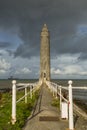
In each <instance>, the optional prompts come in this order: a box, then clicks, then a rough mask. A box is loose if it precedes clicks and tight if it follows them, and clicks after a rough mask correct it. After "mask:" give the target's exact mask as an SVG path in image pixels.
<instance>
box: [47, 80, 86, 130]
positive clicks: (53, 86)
mask: <svg viewBox="0 0 87 130" xmlns="http://www.w3.org/2000/svg"><path fill="white" fill-rule="evenodd" d="M46 84H47V86H48V88H49V89H50V90H51V92H53V96H54V95H55V94H56V97H57V95H59V96H60V111H61V104H62V99H63V100H64V101H65V102H66V103H68V110H69V130H74V123H73V106H74V107H75V106H76V105H75V104H74V105H73V94H72V89H83V90H87V87H72V81H71V80H70V81H68V84H69V86H68V87H63V86H60V85H58V84H56V83H53V82H49V81H46ZM62 89H65V90H68V96H69V97H68V99H66V98H65V97H63V95H62ZM78 111H79V109H78ZM79 113H81V112H79ZM84 115H85V114H84ZM85 117H86V118H87V116H86V115H85Z"/></svg>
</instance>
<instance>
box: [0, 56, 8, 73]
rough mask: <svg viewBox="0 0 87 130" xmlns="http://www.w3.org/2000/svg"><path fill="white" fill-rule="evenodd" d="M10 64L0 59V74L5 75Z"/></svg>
mask: <svg viewBox="0 0 87 130" xmlns="http://www.w3.org/2000/svg"><path fill="white" fill-rule="evenodd" d="M10 67H11V64H10V63H9V62H7V61H6V60H5V59H3V58H2V59H0V74H2V73H3V74H5V73H7V71H9V69H10Z"/></svg>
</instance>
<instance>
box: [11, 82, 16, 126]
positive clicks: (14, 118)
mask: <svg viewBox="0 0 87 130" xmlns="http://www.w3.org/2000/svg"><path fill="white" fill-rule="evenodd" d="M12 84H13V85H12V120H11V122H12V124H13V125H14V124H15V122H16V80H13V81H12Z"/></svg>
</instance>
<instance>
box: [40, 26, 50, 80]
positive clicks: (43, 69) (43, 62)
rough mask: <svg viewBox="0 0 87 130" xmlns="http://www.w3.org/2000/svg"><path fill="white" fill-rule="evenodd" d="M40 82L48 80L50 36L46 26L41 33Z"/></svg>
mask: <svg viewBox="0 0 87 130" xmlns="http://www.w3.org/2000/svg"><path fill="white" fill-rule="evenodd" d="M40 80H42V81H45V80H50V34H49V31H48V28H47V25H46V24H44V26H43V28H42V31H41V46H40Z"/></svg>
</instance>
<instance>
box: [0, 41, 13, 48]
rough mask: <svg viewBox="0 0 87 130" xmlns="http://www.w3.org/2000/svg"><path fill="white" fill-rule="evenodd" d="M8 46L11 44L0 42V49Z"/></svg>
mask: <svg viewBox="0 0 87 130" xmlns="http://www.w3.org/2000/svg"><path fill="white" fill-rule="evenodd" d="M10 46H11V43H9V42H2V41H0V48H8V47H10Z"/></svg>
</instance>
